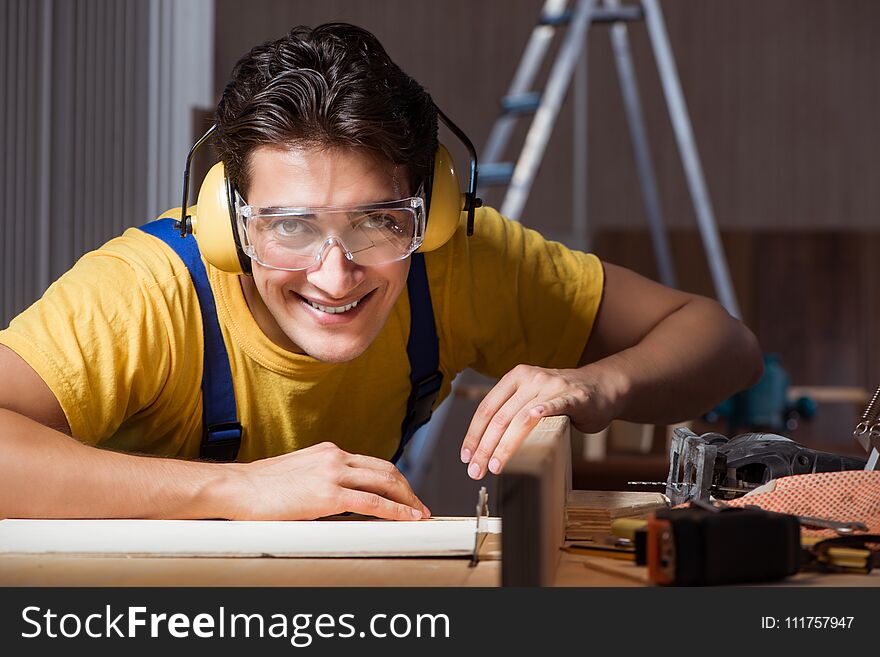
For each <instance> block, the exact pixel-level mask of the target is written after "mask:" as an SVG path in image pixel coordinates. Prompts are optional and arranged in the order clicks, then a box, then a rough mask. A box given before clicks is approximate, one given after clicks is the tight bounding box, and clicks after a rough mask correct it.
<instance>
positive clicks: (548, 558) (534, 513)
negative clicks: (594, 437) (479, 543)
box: [498, 416, 571, 586]
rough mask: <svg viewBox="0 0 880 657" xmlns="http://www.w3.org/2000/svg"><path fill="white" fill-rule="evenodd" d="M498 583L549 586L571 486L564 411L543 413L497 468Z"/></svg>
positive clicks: (557, 556) (569, 446) (562, 532)
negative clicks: (552, 414) (499, 522)
mask: <svg viewBox="0 0 880 657" xmlns="http://www.w3.org/2000/svg"><path fill="white" fill-rule="evenodd" d="M498 488H499V491H500V507H501V517H502V527H503V531H502V533H501V537H502V538H501V540H502V566H501V581H502V585H503V586H549V585H551V584H552V583H553V582H554V580H555V577H556V566H557V563H558V560H559V556H560V550H559V548H560V547H561V546H562V543H563V542H564V540H565V503H566V500H567V498H568V492H569V491H570V490H571V437H570V422H569V419H568V417H565V416H559V417H549V418H544V419H542V420H541V421H540V422H539V423H538V425H537V426H536V427H535V429H534V430H532V432H531V433H530V434H529V435H528V437H527V438H526V440H525V441H524V442H523V444H522V446H521V447H520V448H519V450H518V451H517V452H516V454H514V456H513V458H511V460H510V461H509V462H508V464H507V466H506V467H505V469H504V471H503V472H502V474H501V477H500V480H499V485H498Z"/></svg>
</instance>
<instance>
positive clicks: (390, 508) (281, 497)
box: [209, 443, 431, 520]
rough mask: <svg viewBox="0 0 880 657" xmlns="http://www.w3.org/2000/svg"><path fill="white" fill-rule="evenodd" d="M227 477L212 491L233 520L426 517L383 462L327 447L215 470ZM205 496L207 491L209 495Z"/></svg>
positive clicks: (425, 510)
mask: <svg viewBox="0 0 880 657" xmlns="http://www.w3.org/2000/svg"><path fill="white" fill-rule="evenodd" d="M220 467H223V468H224V469H228V475H229V476H228V477H224V478H223V482H224V483H223V484H222V485H220V486H219V487H217V489H216V490H215V491H213V493H215V494H217V495H219V496H221V499H216V498H215V501H216V504H217V507H218V509H229V511H228V512H224V513H223V517H226V518H229V519H233V520H309V519H313V518H320V517H323V516H331V515H336V514H338V513H345V512H351V513H358V514H362V515H369V516H377V517H379V518H387V519H389V520H419V519H421V518H427V517H429V516H430V515H431V512H430V511H429V510H428V507H426V506H425V505H424V504H422V502H421V500H419V498H418V497H416V494H415V493H414V492H413V490H412V488H411V487H410V485H409V482H407V480H406V478H405V477H404V476H403V475H402V474H401V473H400V471H399V470H398V469H397V468H396V467H394V465H393V464H392V463H390V462H388V461H384V460H382V459H378V458H374V457H372V456H363V455H360V454H349V453H348V452H345V451H343V450H341V449H340V448H339V447H337V446H336V445H334V444H333V443H321V444H320V445H314V446H312V447H307V448H305V449H301V450H298V451H296V452H291V453H289V454H282V455H281V456H274V457H272V458H267V459H262V460H259V461H254V462H252V463H231V464H228V465H224V466H220ZM209 495H211V493H209Z"/></svg>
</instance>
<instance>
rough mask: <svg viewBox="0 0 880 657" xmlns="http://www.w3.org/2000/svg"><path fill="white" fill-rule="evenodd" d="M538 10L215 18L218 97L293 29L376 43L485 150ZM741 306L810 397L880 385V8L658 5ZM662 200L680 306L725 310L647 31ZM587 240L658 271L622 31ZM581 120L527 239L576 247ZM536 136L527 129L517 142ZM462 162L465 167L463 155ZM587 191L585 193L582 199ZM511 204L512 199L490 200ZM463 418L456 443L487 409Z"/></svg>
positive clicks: (458, 470)
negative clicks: (347, 30) (877, 256)
mask: <svg viewBox="0 0 880 657" xmlns="http://www.w3.org/2000/svg"><path fill="white" fill-rule="evenodd" d="M542 4H543V3H542V2H541V0H479V1H471V0H443V1H442V2H441V1H440V0H434V1H431V2H427V1H423V2H411V1H408V0H381V1H376V2H361V1H357V0H327V1H325V2H309V1H305V0H300V1H292V0H250V1H249V2H247V3H239V2H235V1H234V0H216V12H217V13H216V44H217V53H216V61H215V72H216V73H215V75H216V77H215V90H216V92H217V93H218V94H219V93H220V91H221V90H222V88H223V85H224V84H225V81H226V78H227V76H228V73H229V72H230V71H231V69H232V66H233V65H234V63H235V61H236V60H237V58H238V57H239V56H240V55H242V54H243V53H245V52H246V51H247V50H248V49H249V48H250V47H251V46H252V45H254V44H256V43H259V42H261V41H263V40H266V39H270V38H275V37H278V36H280V35H282V34H283V33H284V32H285V31H286V30H287V29H288V28H289V27H291V26H293V25H296V24H307V25H317V24H319V23H322V22H326V21H331V20H343V21H348V22H352V23H355V24H359V25H361V26H363V27H365V28H367V29H369V30H371V31H373V32H374V33H375V34H376V35H377V36H378V37H379V39H380V40H381V41H382V42H383V44H384V45H385V46H386V48H387V50H388V51H389V53H390V54H391V56H392V58H394V59H395V61H397V62H398V63H399V64H400V65H401V67H402V68H403V69H404V70H406V71H407V72H408V73H410V74H411V75H413V76H414V77H415V78H416V79H418V80H419V81H420V82H421V83H422V84H424V85H425V86H426V87H427V88H428V90H429V91H430V92H431V93H432V95H433V96H434V99H435V101H436V102H437V103H438V104H439V105H440V106H441V107H442V108H443V109H444V110H445V111H446V112H447V113H448V114H449V115H450V116H451V117H452V118H453V119H454V120H456V121H457V122H458V123H459V124H460V126H461V127H462V128H463V129H464V130H465V131H466V132H467V133H468V134H469V135H470V136H471V138H472V140H473V141H474V143H475V144H476V145H477V148H478V150H479V149H480V148H481V147H482V145H483V144H484V143H485V140H486V137H487V135H488V133H489V129H490V127H491V124H492V121H493V120H494V119H495V117H496V112H497V107H498V101H499V98H500V97H501V96H502V95H503V93H504V91H505V90H506V88H507V86H508V84H509V83H510V80H511V77H512V75H513V72H514V70H515V68H516V64H517V62H518V61H519V58H520V56H521V54H522V51H523V48H524V45H525V43H526V40H527V38H528V35H529V33H530V31H531V29H532V27H533V26H534V24H535V20H536V18H537V16H538V13H539V9H540V7H541V5H542ZM661 4H662V7H663V10H664V13H665V17H666V23H667V27H668V30H669V35H670V40H671V43H672V48H673V52H674V55H675V58H676V61H677V65H678V70H679V74H680V76H681V82H682V86H683V89H684V94H685V97H686V100H687V103H688V107H689V110H690V114H691V120H692V123H693V130H694V134H695V138H696V142H697V146H698V149H699V152H700V156H701V158H702V162H703V168H704V171H705V176H706V181H707V184H708V188H709V193H710V196H711V199H712V203H713V206H714V208H715V212H716V215H717V219H718V222H719V225H720V226H721V228H722V229H723V241H724V244H725V249H726V251H727V254H728V258H729V259H730V268H731V271H732V275H733V281H734V285H735V287H736V292H737V295H738V297H739V301H740V305H741V306H742V308H743V313H744V317H745V320H746V321H747V323H748V324H749V325H750V326H752V327H753V328H754V330H755V332H756V334H757V335H758V337H759V339H760V340H761V343H762V346H763V348H764V351H765V352H775V353H778V354H780V356H781V357H782V362H783V365H784V366H785V368H786V369H787V370H788V372H789V374H790V375H791V378H792V383H793V384H797V385H842V386H851V385H861V386H865V387H873V386H876V385H877V384H878V383H880V374H878V372H880V350H878V349H877V348H876V346H874V342H873V340H874V336H875V335H877V334H878V330H877V329H878V328H880V324H878V319H880V318H877V303H876V302H875V301H874V298H875V297H876V291H877V286H878V281H880V271H878V267H877V265H876V264H875V263H874V257H873V254H874V253H876V252H877V248H878V247H880V241H878V240H880V236H878V235H877V234H876V230H875V228H876V227H877V226H878V221H877V212H878V207H880V185H878V184H877V182H876V180H875V176H876V174H875V166H874V160H875V155H876V154H877V153H878V152H880V130H877V129H876V128H875V122H876V121H875V117H876V116H878V115H880V82H878V78H877V76H876V73H875V68H876V64H875V63H876V62H877V61H880V39H877V38H876V36H875V32H876V27H877V26H878V25H880V3H878V2H872V1H871V0H661ZM630 37H631V43H632V50H633V55H634V59H635V64H636V70H637V75H638V77H639V81H640V90H641V94H642V102H643V105H644V108H645V114H646V121H647V129H648V134H649V138H650V141H651V148H652V151H653V159H654V164H655V168H656V170H657V174H658V179H659V189H660V196H661V200H662V206H663V211H664V213H665V215H666V218H667V223H668V224H669V225H670V226H672V227H673V228H674V229H675V230H674V232H673V235H672V246H673V251H674V259H675V262H676V268H677V273H678V276H679V280H680V285H681V287H683V288H684V289H688V290H691V291H694V292H699V293H703V294H707V295H710V296H712V295H713V290H712V289H711V287H709V285H710V282H709V281H710V278H709V276H708V269H707V267H706V264H705V257H704V255H703V251H702V247H701V245H700V241H699V238H698V236H697V234H696V232H695V231H694V230H693V229H694V227H695V219H694V215H693V211H692V207H691V202H690V198H689V196H688V193H687V189H686V187H685V184H684V179H683V176H682V173H681V166H680V163H679V159H678V153H677V151H676V148H675V142H674V138H673V135H672V132H671V129H670V127H669V119H668V115H667V112H666V108H665V102H664V100H663V97H662V93H661V90H660V85H659V80H658V77H657V73H656V69H655V67H654V60H653V57H652V55H651V52H650V44H649V41H648V39H647V36H646V33H645V28H644V25H641V24H636V25H634V26H632V27H631V28H630ZM588 48H589V50H588V55H589V109H588V115H589V149H588V154H589V160H590V162H589V175H588V179H587V181H586V185H587V190H588V198H589V201H588V214H589V222H590V225H591V227H592V230H593V245H594V248H595V250H596V251H597V252H598V253H599V255H600V256H601V257H603V258H606V259H608V260H610V261H612V262H618V263H619V264H623V265H625V266H629V267H631V268H633V269H635V270H636V271H640V272H642V273H644V274H646V275H649V276H654V275H655V271H654V267H653V254H652V251H651V249H650V244H649V242H648V240H647V236H646V234H645V232H644V226H645V220H644V215H643V210H642V205H641V197H640V193H639V188H638V184H637V181H636V177H635V169H634V165H633V158H632V152H631V144H630V141H629V135H628V132H627V129H626V124H625V121H624V118H623V108H622V104H621V101H620V90H619V87H618V83H617V78H616V72H615V68H614V63H613V60H612V58H611V51H610V46H609V41H608V34H607V28H604V27H594V28H592V29H591V30H590V33H589V46H588ZM570 105H571V103H570V102H566V105H565V106H564V107H563V111H562V114H561V116H560V120H559V122H558V124H557V126H556V130H555V132H554V134H553V136H552V138H551V141H550V145H549V149H548V154H547V156H546V158H545V160H544V162H543V165H542V168H541V171H540V173H539V176H538V179H537V181H536V185H535V187H534V189H533V192H532V195H531V196H530V199H529V202H528V204H527V205H526V208H525V211H524V214H523V222H524V223H525V224H527V225H530V226H533V227H536V228H539V229H541V230H542V231H543V232H545V233H546V234H548V235H550V236H553V237H556V236H562V235H565V234H567V233H568V232H569V225H570V224H569V222H570V219H569V217H570V212H571V196H572V186H573V184H575V183H574V182H573V181H572V178H571V163H572V145H571V144H572V123H573V117H572V112H571V106H570ZM520 133H522V130H521V131H520ZM460 152H461V151H457V152H456V153H460ZM577 184H579V185H583V184H584V181H578V182H577ZM487 200H488V201H489V202H490V203H494V204H497V203H499V202H500V198H499V196H498V194H497V193H496V194H490V195H488V197H487ZM460 406H461V408H459V407H456V409H457V410H456V412H455V413H454V414H453V417H452V418H451V419H450V427H451V429H450V434H454V435H460V434H463V432H464V428H465V427H466V426H467V420H468V419H469V413H471V412H472V411H473V408H471V407H468V408H465V405H463V404H461V405H460ZM855 415H856V410H855V409H853V408H851V407H848V406H845V405H844V406H840V405H836V406H835V405H831V406H823V407H820V414H819V416H818V417H817V418H816V420H815V421H814V422H812V423H806V424H802V425H801V427H800V428H799V429H798V430H797V432H796V433H795V435H794V437H795V438H796V439H798V440H801V441H803V442H806V443H808V444H811V445H813V446H816V447H825V448H831V449H836V450H841V451H845V450H847V449H850V448H851V430H852V421H853V419H854V418H855ZM457 450H458V443H457V441H456V440H449V441H445V442H444V444H443V445H442V446H441V449H440V450H439V451H438V454H437V455H436V464H437V467H436V469H435V471H433V472H432V473H431V475H430V477H429V480H428V481H427V482H426V484H425V488H426V489H425V493H426V497H425V499H426V501H428V503H429V504H432V505H438V506H437V508H434V506H432V508H433V509H434V511H435V512H441V513H470V512H471V506H472V504H473V493H474V491H475V490H476V485H475V484H474V483H473V482H470V480H468V479H467V477H466V475H465V474H464V468H463V466H462V465H461V464H460V463H459V462H458V460H457Z"/></svg>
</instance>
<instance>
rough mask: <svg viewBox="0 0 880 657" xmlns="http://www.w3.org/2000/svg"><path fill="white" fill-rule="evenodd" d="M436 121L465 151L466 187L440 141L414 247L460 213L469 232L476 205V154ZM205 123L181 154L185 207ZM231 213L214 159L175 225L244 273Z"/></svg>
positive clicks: (429, 247) (219, 262) (432, 245)
mask: <svg viewBox="0 0 880 657" xmlns="http://www.w3.org/2000/svg"><path fill="white" fill-rule="evenodd" d="M437 115H438V117H439V118H440V120H442V121H443V123H444V124H445V125H446V126H447V127H448V128H449V129H450V131H451V132H452V133H453V134H455V136H456V137H458V138H459V139H460V140H461V141H462V143H464V145H465V146H466V147H467V149H468V151H469V154H470V156H471V172H470V184H469V189H468V191H467V192H465V193H462V192H461V186H460V184H459V180H458V174H457V173H456V171H455V163H454V162H453V160H452V156H451V155H450V154H449V151H448V150H447V149H446V147H445V146H444V145H443V144H439V145H438V147H437V152H436V154H435V155H434V168H433V171H432V173H431V176H430V182H431V191H430V196H428V213H427V214H428V216H427V222H426V227H425V238H424V241H423V242H422V245H421V247H419V249H418V250H419V251H422V252H424V251H433V250H434V249H438V248H440V247H441V246H443V245H444V244H446V242H448V241H449V239H450V238H451V237H452V235H453V234H455V231H456V230H457V229H458V225H459V223H460V221H461V213H462V212H467V234H468V235H472V234H473V232H474V231H473V226H474V211H475V210H476V208H478V207H480V206H481V205H482V201H481V200H480V199H479V198H477V196H476V188H477V155H476V150H475V149H474V146H473V144H472V143H471V141H470V140H469V139H468V138H467V135H465V134H464V132H462V131H461V129H460V128H458V126H456V125H455V124H454V123H452V121H450V120H449V118H448V117H447V116H446V115H445V114H443V112H441V111H440V110H439V109H438V110H437ZM216 129H217V126H216V125H214V126H211V128H210V129H209V130H208V131H207V132H206V133H205V134H204V135H202V137H201V138H200V139H199V140H198V141H197V142H196V143H195V144H194V145H193V147H192V148H191V149H190V151H189V154H188V155H187V158H186V166H185V168H184V181H183V205H182V206H181V207H182V208H183V207H186V201H187V197H188V195H189V170H190V164H191V161H192V157H193V154H194V153H195V151H196V149H198V148H199V147H200V146H201V145H202V144H203V143H205V141H207V140H208V138H209V137H210V136H211V135H212V134H213V133H214V132H215V131H216ZM236 221H237V218H236V212H235V197H234V189H233V186H232V183H231V182H230V180H229V178H228V177H227V176H226V173H225V170H224V168H223V163H222V162H218V163H217V164H215V165H214V166H213V167H211V170H210V171H209V172H208V175H206V176H205V179H204V181H202V185H201V187H200V188H199V196H198V206H197V209H196V212H195V214H189V211H187V213H184V212H183V210H182V209H181V219H180V221H178V225H177V227H178V229H179V230H180V235H181V237H185V236H186V235H187V234H190V233H191V234H192V235H194V236H195V238H196V240H197V241H198V243H199V250H200V251H201V253H202V255H203V256H204V257H205V259H206V260H207V261H208V262H209V263H211V264H212V265H213V266H214V267H217V268H218V269H221V270H222V271H225V272H229V273H231V274H243V273H244V274H249V273H250V272H251V262H250V258H248V257H247V256H246V255H245V253H244V252H243V251H242V249H241V240H240V238H239V235H238V226H237V223H236Z"/></svg>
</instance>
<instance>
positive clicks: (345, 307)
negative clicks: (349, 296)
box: [299, 291, 372, 315]
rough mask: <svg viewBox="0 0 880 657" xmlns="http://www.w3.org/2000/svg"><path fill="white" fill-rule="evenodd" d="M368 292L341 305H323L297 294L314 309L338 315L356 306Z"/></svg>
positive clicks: (368, 294)
mask: <svg viewBox="0 0 880 657" xmlns="http://www.w3.org/2000/svg"><path fill="white" fill-rule="evenodd" d="M371 292H372V291H371ZM371 292H370V293H371ZM370 293H367V294H365V295H364V296H362V297H361V298H360V299H356V300H354V301H352V302H351V303H347V304H344V305H341V306H331V305H324V304H321V303H318V302H316V301H312V300H311V299H308V298H306V297H304V296H302V295H299V296H300V298H301V299H302V300H303V301H305V302H306V303H307V304H308V305H310V306H311V307H312V308H314V309H315V310H319V311H321V312H322V313H327V314H328V315H340V314H342V313H347V312H349V311H351V310H354V309H355V308H357V306H358V304H359V303H361V302H362V301H364V299H366V298H367V297H368V296H370Z"/></svg>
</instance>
